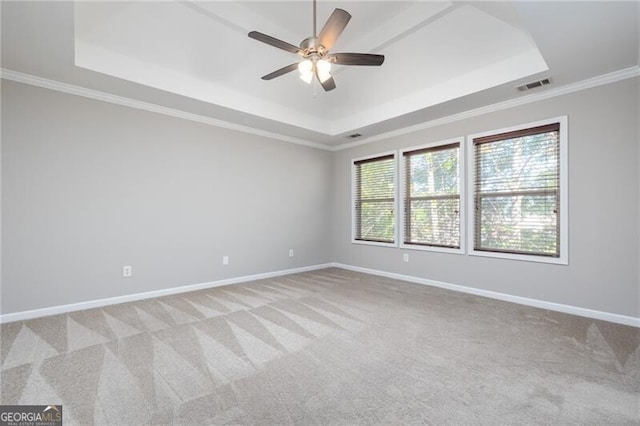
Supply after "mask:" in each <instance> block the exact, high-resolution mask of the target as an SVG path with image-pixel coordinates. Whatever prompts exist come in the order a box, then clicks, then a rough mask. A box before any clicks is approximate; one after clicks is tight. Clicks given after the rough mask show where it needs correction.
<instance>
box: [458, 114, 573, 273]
mask: <svg viewBox="0 0 640 426" xmlns="http://www.w3.org/2000/svg"><path fill="white" fill-rule="evenodd" d="M565 123H566V118H563V119H562V120H556V121H552V122H546V123H538V125H535V126H531V127H527V128H521V129H515V130H510V131H505V132H496V134H488V135H478V136H475V137H471V139H472V141H473V169H474V175H473V185H472V188H473V202H472V204H473V214H472V216H473V223H471V224H470V229H472V230H473V241H474V242H473V253H474V254H480V253H484V254H487V255H492V254H493V255H494V256H500V257H511V256H510V255H524V256H526V257H523V256H516V258H518V257H520V258H523V259H528V260H538V261H545V260H544V259H545V258H546V259H550V260H547V261H552V262H553V260H552V259H556V263H566V239H567V238H566V218H567V215H566V201H565V200H566V178H564V177H563V176H565V175H566V172H565V171H564V170H563V168H565V169H566V160H565V157H566V155H565V154H564V150H565V149H566V148H565V146H566V141H565V140H564V139H566V136H565V135H566V124H565Z"/></svg>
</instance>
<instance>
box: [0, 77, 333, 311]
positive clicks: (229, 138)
mask: <svg viewBox="0 0 640 426" xmlns="http://www.w3.org/2000/svg"><path fill="white" fill-rule="evenodd" d="M331 169H332V163H331V153H330V152H327V151H322V150H317V149H313V148H308V147H303V146H298V145H293V144H288V143H284V142H278V141H273V140H269V139H266V138H262V137H257V136H250V135H246V134H243V133H238V132H234V131H230V130H224V129H219V128H215V127H212V126H208V125H204V124H198V123H193V122H189V121H185V120H181V119H177V118H171V117H167V116H163V115H158V114H153V113H149V112H144V111H140V110H136V109H131V108H126V107H120V106H116V105H112V104H109V103H104V102H99V101H95V100H90V99H85V98H82V97H77V96H72V95H67V94H63V93H58V92H54V91H49V90H45V89H41V88H36V87H32V86H27V85H22V84H18V83H13V82H9V81H3V84H2V209H3V210H2V232H3V235H2V238H3V239H2V246H3V247H2V305H1V309H2V313H3V314H7V313H13V312H19V311H24V310H29V309H36V308H42V307H50V306H56V305H62V304H67V303H75V302H81V301H88V300H94V299H99V298H105V297H112V296H120V295H126V294H132V293H139V292H145V291H150V290H158V289H163V288H170V287H175V286H181V285H188V284H195V283H203V282H208V281H212V280H219V279H224V278H229V277H239V276H244V275H249V274H257V273H264V272H270V271H277V270H284V269H289V268H296V267H301V266H308V265H315V264H321V263H325V262H328V261H331V260H332V258H331V253H330V233H329V232H328V229H329V223H328V220H329V213H330V212H329V210H328V209H327V205H328V204H329V202H330V193H331V188H330V185H331ZM289 248H293V249H294V250H295V257H294V258H293V259H290V258H289V257H288V250H289ZM223 255H228V256H230V264H229V265H228V266H223V265H222V262H221V258H222V256H223ZM123 265H132V266H133V272H134V276H133V277H132V278H126V279H125V278H122V266H123Z"/></svg>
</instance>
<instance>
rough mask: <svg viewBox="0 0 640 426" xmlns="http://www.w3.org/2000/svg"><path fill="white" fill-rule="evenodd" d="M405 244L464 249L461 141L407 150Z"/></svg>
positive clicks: (409, 245) (413, 246) (404, 175)
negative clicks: (461, 214) (461, 216)
mask: <svg viewBox="0 0 640 426" xmlns="http://www.w3.org/2000/svg"><path fill="white" fill-rule="evenodd" d="M402 156H403V162H404V164H403V171H404V173H403V183H404V187H403V189H404V191H403V192H404V200H403V201H404V216H403V225H404V226H403V244H404V245H406V246H408V247H410V248H421V247H422V248H446V249H460V248H461V230H460V212H461V206H460V181H461V179H460V172H461V170H460V158H461V157H460V142H454V143H441V144H439V145H435V146H434V145H432V146H429V147H424V148H420V149H413V150H409V151H404V152H403V153H402Z"/></svg>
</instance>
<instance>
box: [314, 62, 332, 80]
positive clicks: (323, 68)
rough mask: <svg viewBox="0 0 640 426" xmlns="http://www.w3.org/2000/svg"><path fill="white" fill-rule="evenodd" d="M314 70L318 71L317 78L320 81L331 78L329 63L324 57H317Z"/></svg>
mask: <svg viewBox="0 0 640 426" xmlns="http://www.w3.org/2000/svg"><path fill="white" fill-rule="evenodd" d="M316 70H317V71H318V79H319V80H320V82H321V83H324V82H325V81H327V80H329V79H330V78H331V63H330V62H329V61H325V60H324V59H319V60H318V61H317V62H316Z"/></svg>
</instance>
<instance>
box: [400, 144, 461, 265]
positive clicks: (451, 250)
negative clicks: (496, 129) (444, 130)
mask: <svg viewBox="0 0 640 426" xmlns="http://www.w3.org/2000/svg"><path fill="white" fill-rule="evenodd" d="M454 143H458V144H459V145H460V148H459V151H458V153H459V158H458V176H459V179H460V182H459V183H458V186H459V189H460V210H459V211H460V213H459V214H460V248H452V247H437V246H427V245H420V244H407V243H405V241H404V239H405V235H404V226H405V221H406V205H405V200H404V196H405V191H406V173H407V170H406V166H405V161H404V154H405V153H406V152H411V151H416V150H419V149H426V148H435V147H438V146H442V145H451V144H454ZM465 145H466V144H465V139H464V136H460V137H457V138H451V139H446V140H442V141H437V142H430V143H427V144H423V145H417V146H413V147H410V148H405V149H402V150H401V151H400V152H399V154H398V159H397V161H398V162H400V178H399V179H398V180H399V183H400V185H399V190H398V192H399V197H398V199H397V204H398V205H399V206H400V207H399V209H398V211H399V212H400V215H399V217H398V219H397V222H398V236H399V238H398V241H399V242H400V245H399V247H400V248H402V249H407V250H420V251H435V252H441V253H455V254H465V253H466V241H467V238H466V213H465V212H466V200H467V197H466V179H465V175H466V167H465V166H466V155H465V151H466V149H465Z"/></svg>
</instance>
